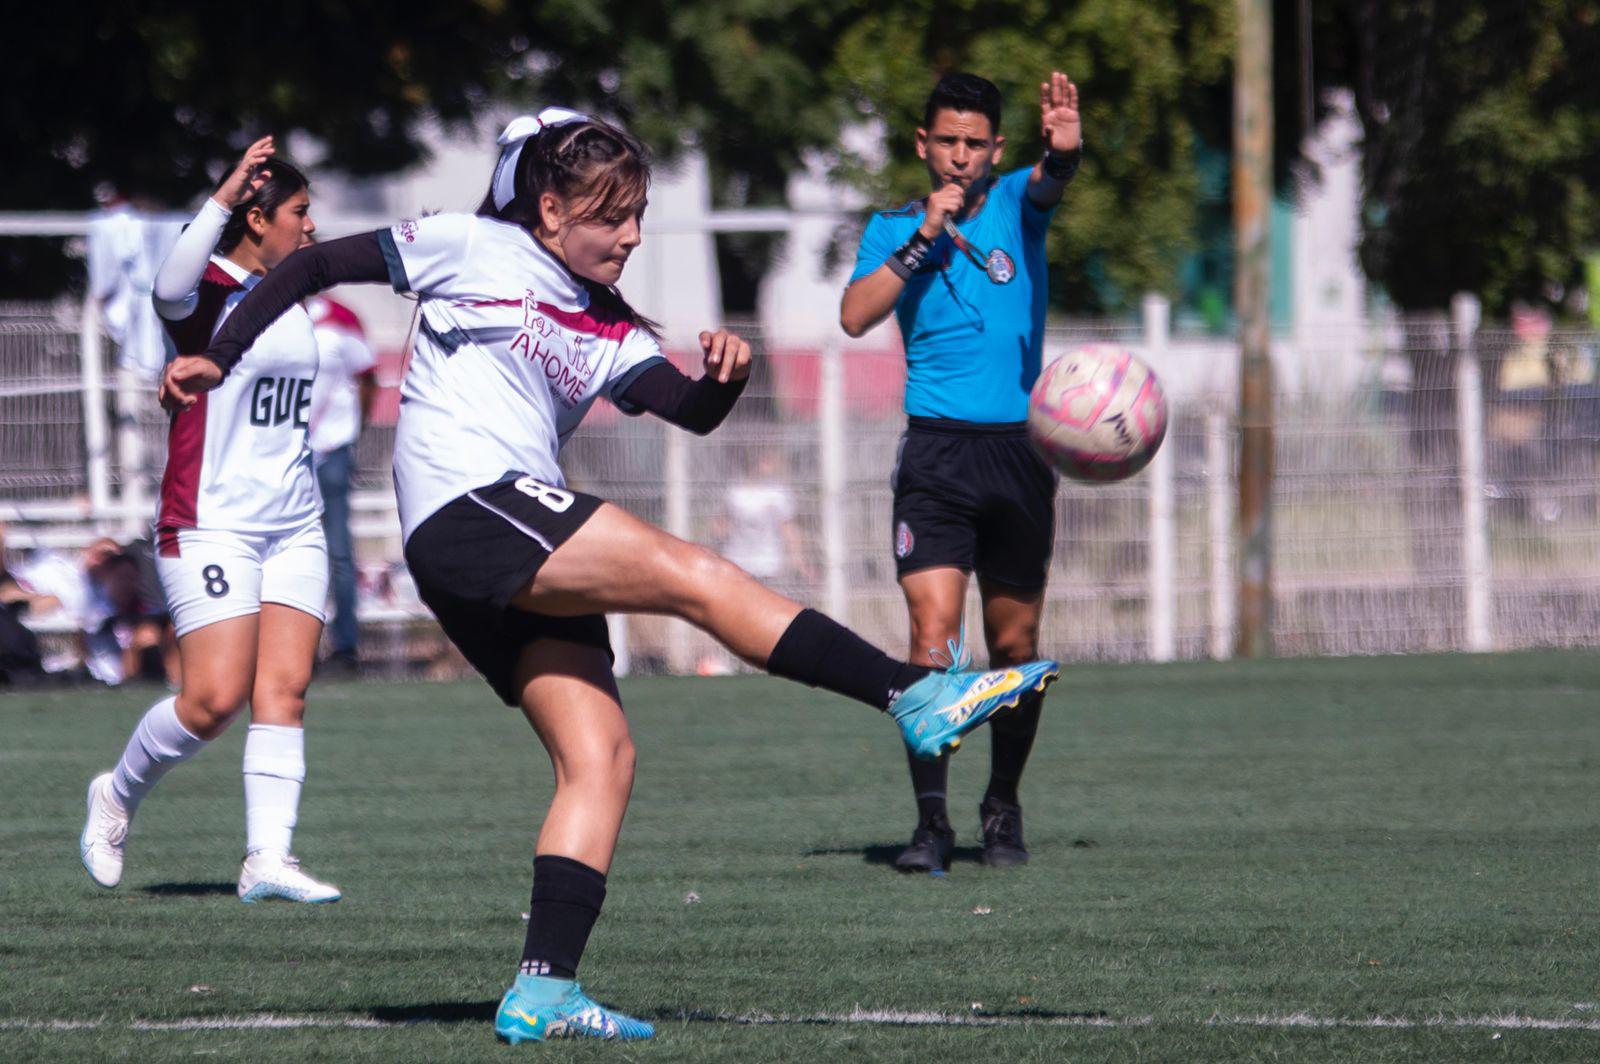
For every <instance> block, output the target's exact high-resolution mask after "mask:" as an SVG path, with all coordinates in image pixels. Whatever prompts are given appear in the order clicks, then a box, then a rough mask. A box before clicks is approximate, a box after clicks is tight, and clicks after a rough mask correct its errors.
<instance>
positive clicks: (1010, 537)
mask: <svg viewBox="0 0 1600 1064" xmlns="http://www.w3.org/2000/svg"><path fill="white" fill-rule="evenodd" d="M1056 482H1057V478H1056V474H1055V471H1054V470H1052V469H1051V468H1050V466H1049V465H1048V464H1046V463H1045V460H1044V459H1043V458H1041V457H1040V456H1039V453H1038V452H1037V451H1035V450H1034V449H1033V444H1032V443H1030V442H1028V432H1027V424H1026V422H1014V423H1007V424H999V425H982V424H975V423H972V422H968V421H950V420H945V419H942V418H922V417H913V418H911V420H910V424H909V425H908V426H907V428H906V433H905V435H904V436H903V437H901V439H900V455H899V459H898V461H897V462H896V463H895V469H894V474H893V475H892V476H891V478H890V486H891V487H893V488H894V557H895V568H896V570H897V572H898V574H899V575H900V576H905V575H906V574H907V573H913V572H916V571H917V570H919V569H932V568H936V567H945V566H948V567H952V568H956V569H960V570H962V571H963V572H967V573H972V572H976V573H977V574H978V575H979V576H980V577H982V578H983V579H985V580H989V581H992V582H994V583H997V584H1003V585H1005V586H1006V587H1011V588H1015V589H1017V590H1018V591H1038V590H1040V589H1041V588H1043V587H1044V585H1045V579H1046V576H1047V575H1048V573H1049V570H1050V551H1051V547H1052V545H1053V544H1054V542H1055V528H1056V513H1055V495H1056Z"/></svg>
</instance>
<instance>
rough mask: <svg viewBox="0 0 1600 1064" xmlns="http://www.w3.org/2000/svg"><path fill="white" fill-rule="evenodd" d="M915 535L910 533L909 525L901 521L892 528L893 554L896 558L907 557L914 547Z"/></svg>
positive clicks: (915, 543)
mask: <svg viewBox="0 0 1600 1064" xmlns="http://www.w3.org/2000/svg"><path fill="white" fill-rule="evenodd" d="M916 546H917V540H916V537H915V536H913V535H912V534H911V526H910V525H908V524H906V523H905V522H904V521H901V522H900V524H899V525H897V526H895V530H894V556H895V557H896V558H909V557H910V556H911V552H912V551H913V550H915V549H916Z"/></svg>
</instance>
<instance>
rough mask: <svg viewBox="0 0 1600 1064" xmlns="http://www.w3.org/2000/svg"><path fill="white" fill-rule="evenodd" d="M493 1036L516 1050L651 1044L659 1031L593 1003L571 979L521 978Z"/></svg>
mask: <svg viewBox="0 0 1600 1064" xmlns="http://www.w3.org/2000/svg"><path fill="white" fill-rule="evenodd" d="M494 1033H495V1034H496V1035H498V1036H499V1037H500V1038H502V1039H504V1040H505V1041H507V1042H510V1043H511V1044H512V1045H516V1044H517V1043H518V1042H543V1041H544V1040H545V1039H547V1038H608V1039H618V1040H621V1041H631V1040H634V1039H640V1038H649V1037H651V1036H652V1035H654V1034H655V1033H656V1029H655V1028H654V1027H652V1026H650V1024H648V1023H645V1022H644V1021H643V1020H636V1019H634V1018H633V1017H632V1016H624V1015H623V1014H622V1013H620V1012H614V1011H612V1010H611V1009H608V1008H606V1007H605V1006H604V1005H601V1004H598V1003H596V1002H595V1001H593V1000H591V999H590V997H589V995H587V994H585V993H584V992H583V988H582V987H580V986H579V985H578V984H577V983H576V982H574V981H573V980H571V979H551V978H548V977H546V976H540V975H519V976H517V981H516V982H515V983H513V984H512V986H511V989H510V990H507V991H506V996H505V997H503V998H501V999H500V1011H499V1012H497V1013H495V1017H494Z"/></svg>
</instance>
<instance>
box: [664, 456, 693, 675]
mask: <svg viewBox="0 0 1600 1064" xmlns="http://www.w3.org/2000/svg"><path fill="white" fill-rule="evenodd" d="M663 430H664V431H665V433H666V440H665V445H664V446H663V447H662V455H663V465H664V469H663V470H662V478H661V479H662V482H663V484H664V489H663V490H664V491H665V493H666V509H667V531H668V532H671V533H672V534H673V535H674V536H677V537H678V538H679V539H690V538H691V537H690V534H689V533H690V529H689V441H688V437H687V436H686V435H685V434H684V433H683V432H680V431H679V430H677V429H675V428H672V427H671V426H663ZM693 653H694V650H693V648H692V646H691V645H690V629H689V623H688V622H687V621H680V620H677V619H676V618H674V619H670V620H668V621H667V670H668V671H669V672H671V673H673V674H675V675H680V676H681V675H685V674H688V673H692V672H694V662H693V661H692V660H691V658H692V656H693Z"/></svg>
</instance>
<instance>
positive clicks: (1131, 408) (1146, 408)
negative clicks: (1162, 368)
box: [1028, 344, 1167, 481]
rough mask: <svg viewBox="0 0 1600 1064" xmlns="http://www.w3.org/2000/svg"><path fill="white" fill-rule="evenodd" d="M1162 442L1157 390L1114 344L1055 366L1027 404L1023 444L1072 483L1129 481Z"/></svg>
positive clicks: (1163, 403)
mask: <svg viewBox="0 0 1600 1064" xmlns="http://www.w3.org/2000/svg"><path fill="white" fill-rule="evenodd" d="M1166 434H1167V397H1166V395H1165V394H1164V393H1163V392H1162V391H1161V382H1160V381H1158V380H1157V379H1156V375H1155V373H1154V372H1152V371H1151V369H1150V367H1149V366H1147V365H1145V364H1144V363H1143V362H1140V361H1139V360H1138V359H1137V358H1135V357H1133V354H1132V352H1130V351H1128V350H1127V349H1126V348H1124V347H1119V346H1117V345H1116V344H1087V345H1085V346H1083V347H1079V348H1077V349H1075V350H1073V351H1071V352H1070V353H1068V354H1066V355H1063V356H1062V357H1061V358H1058V359H1056V360H1055V361H1054V362H1052V363H1051V364H1050V365H1048V366H1046V367H1045V369H1044V372H1043V373H1041V374H1039V379H1038V380H1037V381H1035V382H1034V385H1033V394H1032V395H1030V396H1029V397H1028V436H1029V437H1030V438H1031V439H1032V440H1033V445H1034V446H1035V447H1037V448H1039V451H1040V453H1042V454H1043V455H1044V456H1045V458H1046V460H1048V461H1049V462H1050V464H1051V465H1053V466H1055V467H1056V468H1057V469H1059V470H1061V472H1062V473H1063V474H1064V475H1065V476H1068V477H1071V478H1072V479H1073V480H1091V481H1107V480H1123V479H1125V478H1127V477H1131V476H1133V475H1134V474H1135V473H1137V472H1138V471H1139V470H1141V469H1143V468H1144V467H1145V466H1147V465H1149V464H1150V459H1152V458H1154V457H1155V455H1156V450H1157V448H1159V447H1160V446H1161V440H1162V438H1163V437H1164V436H1166Z"/></svg>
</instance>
